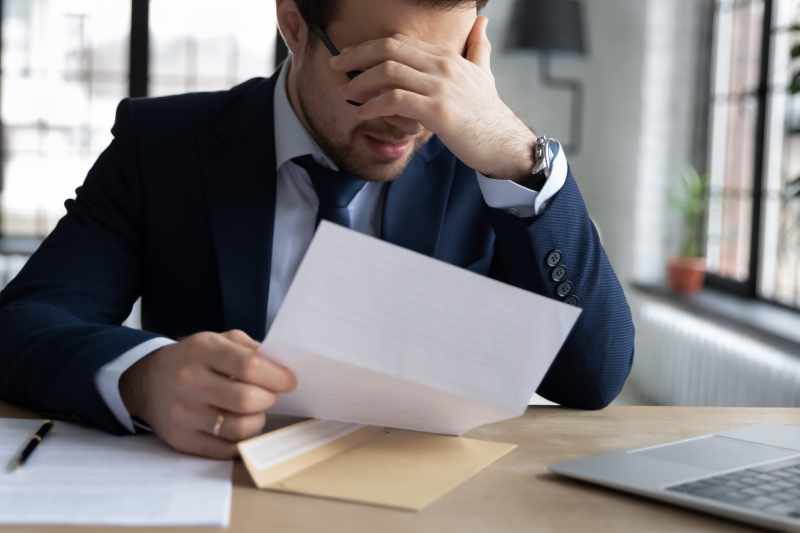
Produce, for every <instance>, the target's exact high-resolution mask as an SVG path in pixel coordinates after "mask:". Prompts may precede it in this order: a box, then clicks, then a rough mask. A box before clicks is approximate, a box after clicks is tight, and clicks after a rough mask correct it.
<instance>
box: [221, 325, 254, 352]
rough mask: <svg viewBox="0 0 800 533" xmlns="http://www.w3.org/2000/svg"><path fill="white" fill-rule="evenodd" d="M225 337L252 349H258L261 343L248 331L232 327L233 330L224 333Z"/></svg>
mask: <svg viewBox="0 0 800 533" xmlns="http://www.w3.org/2000/svg"><path fill="white" fill-rule="evenodd" d="M222 336H223V337H225V338H226V339H228V340H229V341H232V342H235V343H236V344H241V345H242V346H244V347H245V348H250V349H251V350H258V347H259V346H260V345H261V344H260V343H259V342H257V341H256V340H255V339H253V338H252V337H250V335H248V334H247V333H245V332H244V331H242V330H240V329H232V330H231V331H226V332H225V333H223V334H222Z"/></svg>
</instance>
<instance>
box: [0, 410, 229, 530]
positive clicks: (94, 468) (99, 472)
mask: <svg viewBox="0 0 800 533" xmlns="http://www.w3.org/2000/svg"><path fill="white" fill-rule="evenodd" d="M41 423H42V421H41V420H22V419H0V524H14V525H27V524H31V525H33V524H37V525H42V524H44V525H55V524H58V525H84V526H89V525H95V526H207V527H227V526H228V524H229V517H230V507H231V490H232V486H231V485H232V484H231V468H232V463H231V462H230V461H212V460H206V459H199V458H195V457H190V456H187V455H182V454H179V453H177V452H174V451H172V450H171V449H169V448H168V447H167V446H166V445H165V444H163V443H161V442H160V441H158V440H157V439H156V438H155V437H153V436H144V435H141V436H131V437H116V436H113V435H107V434H104V433H100V432H99V431H94V430H90V429H84V428H81V427H78V426H74V425H72V424H68V423H66V422H56V423H55V426H54V427H53V430H52V431H51V432H50V434H49V435H48V436H47V438H46V439H45V440H44V441H43V442H42V443H41V444H40V445H39V447H38V448H37V449H36V452H35V453H34V454H33V455H31V457H30V459H29V460H28V462H27V463H26V464H25V466H23V467H22V468H20V469H18V470H16V471H11V470H10V468H9V467H8V465H9V464H10V462H11V461H12V460H13V458H14V457H15V456H16V454H17V453H19V450H20V448H21V447H22V446H23V445H24V444H25V443H26V442H27V441H28V440H29V439H30V437H31V435H32V434H33V433H34V432H35V431H36V429H37V428H38V427H39V426H40V425H41Z"/></svg>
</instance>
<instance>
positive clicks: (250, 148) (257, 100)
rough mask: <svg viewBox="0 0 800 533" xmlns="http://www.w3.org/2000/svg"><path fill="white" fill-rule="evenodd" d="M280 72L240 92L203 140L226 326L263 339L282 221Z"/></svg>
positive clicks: (238, 89)
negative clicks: (277, 132)
mask: <svg viewBox="0 0 800 533" xmlns="http://www.w3.org/2000/svg"><path fill="white" fill-rule="evenodd" d="M277 77H278V76H277V74H275V75H274V76H273V77H272V78H270V79H268V80H264V79H256V80H251V81H249V82H246V83H244V84H242V85H240V86H238V87H236V88H234V89H232V90H231V91H230V93H229V95H228V100H227V102H226V104H225V105H224V108H223V110H222V112H221V113H220V114H219V118H218V120H217V121H216V123H215V124H214V125H213V129H214V130H215V134H214V135H212V136H206V137H205V138H203V139H201V142H200V146H201V150H204V152H201V154H203V155H205V157H206V158H207V159H206V161H205V165H204V171H205V174H206V180H207V190H208V201H209V208H210V221H211V234H212V235H211V236H212V242H213V246H214V251H215V253H216V258H217V268H218V272H219V281H220V290H221V299H222V306H223V310H222V311H223V324H224V329H225V330H229V329H241V330H244V331H245V332H246V333H247V334H248V335H250V336H251V337H253V338H254V339H256V340H259V341H260V340H262V339H263V338H264V336H265V331H266V313H267V298H268V294H269V277H270V267H271V256H272V232H273V227H274V222H275V193H276V191H275V189H276V182H277V180H276V174H277V173H276V169H275V139H274V122H273V95H274V89H275V82H276V80H277ZM201 157H202V155H201Z"/></svg>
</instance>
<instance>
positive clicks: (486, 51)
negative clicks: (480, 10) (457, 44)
mask: <svg viewBox="0 0 800 533" xmlns="http://www.w3.org/2000/svg"><path fill="white" fill-rule="evenodd" d="M488 25H489V19H488V18H486V17H484V16H483V15H481V16H479V17H478V18H477V19H475V25H474V26H472V31H471V32H470V34H469V38H468V39H467V59H468V60H469V61H471V62H473V63H475V64H476V65H478V66H479V67H481V68H483V69H486V70H491V68H492V43H491V42H490V41H489V36H488V35H486V27H487V26H488Z"/></svg>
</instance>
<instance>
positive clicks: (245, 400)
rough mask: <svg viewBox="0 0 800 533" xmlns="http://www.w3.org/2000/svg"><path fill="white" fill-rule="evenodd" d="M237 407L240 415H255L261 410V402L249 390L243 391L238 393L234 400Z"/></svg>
mask: <svg viewBox="0 0 800 533" xmlns="http://www.w3.org/2000/svg"><path fill="white" fill-rule="evenodd" d="M234 403H235V404H236V405H235V407H236V409H237V411H238V412H240V413H253V412H256V411H258V409H259V401H258V398H257V397H256V395H255V394H254V393H253V392H251V391H249V390H242V391H239V392H238V393H236V398H235V400H234Z"/></svg>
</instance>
